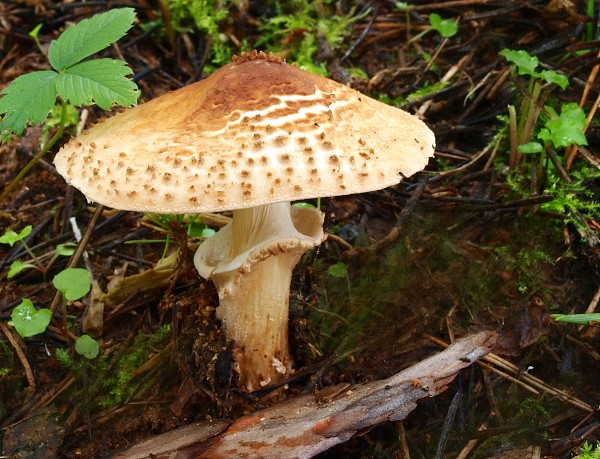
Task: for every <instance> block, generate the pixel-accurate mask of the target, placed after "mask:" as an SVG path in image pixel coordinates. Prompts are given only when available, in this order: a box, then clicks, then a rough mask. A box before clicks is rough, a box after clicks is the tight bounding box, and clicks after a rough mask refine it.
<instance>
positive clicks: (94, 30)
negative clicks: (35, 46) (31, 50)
mask: <svg viewBox="0 0 600 459" xmlns="http://www.w3.org/2000/svg"><path fill="white" fill-rule="evenodd" d="M134 18H135V10H134V9H133V8H117V9H114V10H110V11H107V12H106V13H101V14H96V15H94V16H92V17H91V18H88V19H84V20H83V21H81V22H79V23H78V24H75V25H72V26H71V27H69V28H67V29H66V30H65V31H64V32H63V33H62V34H61V35H60V37H58V39H57V40H54V41H52V43H51V44H50V49H49V50H48V59H49V60H50V64H51V65H52V67H54V68H55V69H56V70H64V69H66V68H68V67H71V66H72V65H74V64H76V63H77V62H79V61H81V60H83V59H85V58H86V57H88V56H91V55H92V54H94V53H97V52H98V51H100V50H102V49H104V48H106V47H108V46H109V45H111V44H112V43H114V42H115V41H117V40H118V39H119V38H121V37H123V36H124V35H125V34H126V33H127V31H128V30H129V29H130V28H131V26H132V24H133V20H134Z"/></svg>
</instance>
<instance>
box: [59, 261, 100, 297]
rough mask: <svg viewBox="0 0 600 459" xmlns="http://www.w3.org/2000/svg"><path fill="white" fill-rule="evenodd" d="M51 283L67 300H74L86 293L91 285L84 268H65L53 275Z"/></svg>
mask: <svg viewBox="0 0 600 459" xmlns="http://www.w3.org/2000/svg"><path fill="white" fill-rule="evenodd" d="M52 284H53V285H54V287H56V289H57V290H60V291H61V292H62V294H63V295H64V297H65V298H66V299H67V300H71V301H74V300H78V299H79V298H81V297H83V296H85V295H87V293H88V292H89V291H90V288H91V285H92V278H91V276H90V273H89V272H88V271H87V270H86V269H82V268H67V269H65V270H63V271H61V272H59V273H58V274H57V275H56V276H54V279H52Z"/></svg>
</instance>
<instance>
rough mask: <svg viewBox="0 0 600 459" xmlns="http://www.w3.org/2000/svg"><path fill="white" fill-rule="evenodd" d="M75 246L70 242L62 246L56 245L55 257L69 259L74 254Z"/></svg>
mask: <svg viewBox="0 0 600 459" xmlns="http://www.w3.org/2000/svg"><path fill="white" fill-rule="evenodd" d="M76 248H77V246H76V245H75V244H74V243H72V242H65V243H64V244H58V245H57V246H56V255H60V256H63V257H70V256H71V255H73V254H74V253H75V249H76Z"/></svg>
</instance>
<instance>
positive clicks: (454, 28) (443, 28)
mask: <svg viewBox="0 0 600 459" xmlns="http://www.w3.org/2000/svg"><path fill="white" fill-rule="evenodd" d="M429 24H431V27H433V28H434V29H435V30H437V31H438V33H439V34H440V35H441V36H442V37H444V38H448V37H451V36H453V35H456V32H458V24H456V22H454V21H453V20H452V19H442V17H441V16H440V15H439V14H437V13H431V14H430V15H429Z"/></svg>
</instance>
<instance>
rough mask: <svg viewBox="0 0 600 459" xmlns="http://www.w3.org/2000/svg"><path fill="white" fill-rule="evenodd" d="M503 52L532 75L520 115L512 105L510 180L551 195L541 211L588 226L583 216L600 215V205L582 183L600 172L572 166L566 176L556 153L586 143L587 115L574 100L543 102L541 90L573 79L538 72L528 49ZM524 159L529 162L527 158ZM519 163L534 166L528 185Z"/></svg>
mask: <svg viewBox="0 0 600 459" xmlns="http://www.w3.org/2000/svg"><path fill="white" fill-rule="evenodd" d="M500 54H501V55H502V56H504V57H505V58H506V59H507V60H508V61H509V62H511V63H512V64H513V66H514V67H513V72H515V73H517V74H518V75H519V76H525V77H528V84H527V88H526V89H525V91H524V92H525V97H524V98H523V100H522V102H521V105H520V107H519V111H518V114H517V109H516V108H515V106H509V107H508V112H509V119H508V125H509V129H510V138H511V139H510V155H509V167H510V169H511V170H512V171H513V172H512V173H511V174H509V176H508V178H507V181H508V183H509V185H510V186H511V187H512V188H513V189H514V190H515V191H517V192H518V193H519V194H521V195H523V196H527V195H529V194H530V193H531V192H536V193H543V192H546V193H550V194H552V195H553V196H554V200H552V201H549V202H547V203H544V204H542V206H541V210H544V211H548V212H553V213H559V214H564V215H565V216H566V219H567V220H566V221H567V222H571V223H573V224H574V225H575V226H577V227H582V226H585V225H584V223H583V217H582V215H583V216H585V215H588V216H591V217H592V218H595V217H596V216H597V215H600V204H598V203H596V202H593V201H592V200H590V199H589V197H590V195H591V192H590V191H589V189H588V188H587V187H586V186H584V181H585V180H591V179H592V178H594V177H595V176H598V172H597V171H589V170H588V168H587V167H585V166H581V167H579V170H577V169H573V170H572V171H571V174H570V177H567V176H566V172H564V171H563V170H562V168H563V166H562V163H564V160H563V159H562V155H559V154H556V153H557V151H558V150H563V149H565V148H566V147H568V146H569V145H587V140H586V137H585V133H584V128H585V124H586V116H585V113H584V112H583V110H582V109H581V108H580V107H579V106H578V105H577V104H574V103H565V104H562V105H561V106H560V109H559V110H560V113H558V112H557V110H555V108H554V107H552V106H550V105H544V104H543V103H542V99H543V98H544V94H543V93H542V89H543V88H545V87H550V88H551V87H552V86H553V85H557V86H558V87H560V88H561V89H565V88H566V87H567V86H568V85H569V79H568V78H567V77H566V76H565V75H562V74H560V73H558V72H556V71H554V70H543V71H538V66H539V61H538V59H537V57H535V56H530V55H529V53H527V52H526V51H523V50H519V51H513V50H509V49H504V50H502V51H501V52H500ZM536 131H537V132H536ZM524 158H528V161H527V162H523V159H524ZM521 165H522V166H524V168H525V169H526V168H529V170H530V174H531V176H530V179H529V180H530V183H529V185H527V186H524V184H523V183H522V182H523V181H524V180H523V179H524V176H523V175H520V174H519V173H516V170H517V167H518V166H521ZM521 170H523V168H522V169H521ZM584 172H585V173H584Z"/></svg>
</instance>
